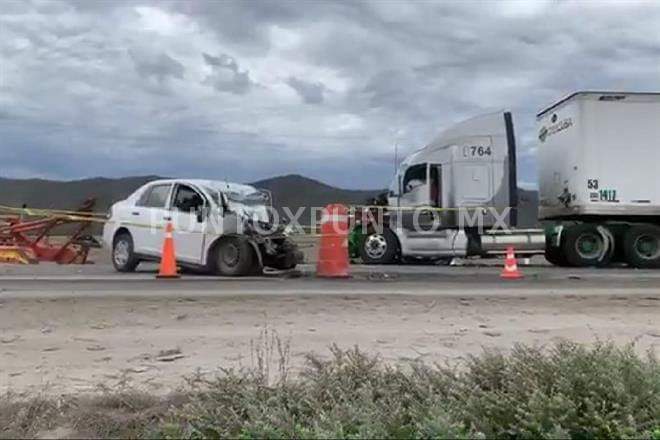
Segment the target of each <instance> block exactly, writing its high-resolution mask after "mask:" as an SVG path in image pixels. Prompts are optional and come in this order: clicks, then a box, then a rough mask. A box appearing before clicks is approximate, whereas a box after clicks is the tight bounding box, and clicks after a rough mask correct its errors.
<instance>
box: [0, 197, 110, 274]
mask: <svg viewBox="0 0 660 440" xmlns="http://www.w3.org/2000/svg"><path fill="white" fill-rule="evenodd" d="M94 202H95V200H94V199H88V200H86V201H85V203H83V205H82V206H81V207H80V209H78V210H77V211H56V210H36V209H35V210H29V209H26V208H23V209H20V210H19V209H15V208H12V209H11V210H12V212H13V214H10V215H4V216H2V217H1V218H0V263H22V264H33V263H38V262H40V261H49V262H55V263H58V264H85V263H87V262H88V261H87V257H88V254H89V250H90V248H94V247H100V244H99V242H98V241H97V240H96V239H94V237H92V236H91V235H89V229H90V226H91V225H92V223H94V222H98V221H99V220H101V219H100V218H99V217H98V214H94V213H93V212H92V208H93V207H94ZM16 212H20V214H16ZM26 214H27V215H26ZM65 225H66V226H65Z"/></svg>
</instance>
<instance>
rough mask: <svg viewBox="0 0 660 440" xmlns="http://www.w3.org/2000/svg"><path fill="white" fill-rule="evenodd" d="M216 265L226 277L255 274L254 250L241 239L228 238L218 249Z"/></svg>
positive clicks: (219, 271)
mask: <svg viewBox="0 0 660 440" xmlns="http://www.w3.org/2000/svg"><path fill="white" fill-rule="evenodd" d="M215 263H216V267H217V269H218V273H219V274H220V275H224V276H234V277H236V276H245V275H250V274H252V273H254V268H255V266H256V261H255V255H254V249H252V246H251V245H250V243H248V241H247V240H246V239H244V238H241V237H227V238H225V239H223V240H222V242H220V244H218V246H217V247H216V254H215Z"/></svg>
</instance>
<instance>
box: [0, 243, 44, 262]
mask: <svg viewBox="0 0 660 440" xmlns="http://www.w3.org/2000/svg"><path fill="white" fill-rule="evenodd" d="M0 263H12V264H36V263H37V260H36V259H35V258H32V257H31V256H30V255H28V254H27V253H26V252H25V251H24V250H22V249H20V248H17V247H15V246H0Z"/></svg>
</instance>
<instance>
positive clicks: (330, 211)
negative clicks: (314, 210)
mask: <svg viewBox="0 0 660 440" xmlns="http://www.w3.org/2000/svg"><path fill="white" fill-rule="evenodd" d="M348 266H349V263H348V208H346V207H345V206H344V205H338V204H337V205H328V206H326V207H325V209H324V210H323V214H322V216H321V243H320V247H319V260H318V262H317V264H316V276H319V277H326V278H347V277H348V276H349V275H348Z"/></svg>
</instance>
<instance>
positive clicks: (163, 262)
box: [156, 223, 179, 278]
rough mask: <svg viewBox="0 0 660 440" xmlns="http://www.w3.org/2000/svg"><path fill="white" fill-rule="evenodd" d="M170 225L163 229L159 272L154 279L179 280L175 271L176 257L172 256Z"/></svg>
mask: <svg viewBox="0 0 660 440" xmlns="http://www.w3.org/2000/svg"><path fill="white" fill-rule="evenodd" d="M173 230H174V228H173V227H172V223H167V226H166V227H165V240H164V241H163V252H162V255H161V257H160V270H159V271H158V275H156V278H179V274H178V273H177V271H176V257H175V256H174V255H175V254H174V238H173V237H172V231H173Z"/></svg>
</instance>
